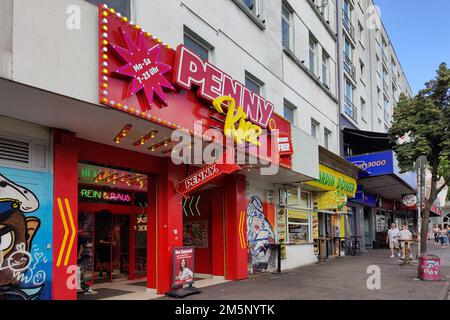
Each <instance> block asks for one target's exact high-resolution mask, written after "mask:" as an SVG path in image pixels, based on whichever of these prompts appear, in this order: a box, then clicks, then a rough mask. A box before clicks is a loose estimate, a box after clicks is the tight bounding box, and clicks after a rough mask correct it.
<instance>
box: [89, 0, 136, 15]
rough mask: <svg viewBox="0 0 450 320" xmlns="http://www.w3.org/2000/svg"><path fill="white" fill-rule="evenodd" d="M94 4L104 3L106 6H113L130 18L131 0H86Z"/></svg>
mask: <svg viewBox="0 0 450 320" xmlns="http://www.w3.org/2000/svg"><path fill="white" fill-rule="evenodd" d="M86 1H87V2H90V3H92V4H94V5H96V6H98V5H99V4H106V5H107V6H108V8H114V10H116V11H117V12H119V13H120V14H121V15H122V16H124V17H129V18H131V0H86Z"/></svg>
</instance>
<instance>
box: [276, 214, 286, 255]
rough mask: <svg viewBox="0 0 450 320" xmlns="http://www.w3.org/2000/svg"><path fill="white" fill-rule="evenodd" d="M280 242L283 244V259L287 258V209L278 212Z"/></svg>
mask: <svg viewBox="0 0 450 320" xmlns="http://www.w3.org/2000/svg"><path fill="white" fill-rule="evenodd" d="M277 231H278V242H279V243H280V244H281V259H286V210H284V209H280V210H278V214H277Z"/></svg>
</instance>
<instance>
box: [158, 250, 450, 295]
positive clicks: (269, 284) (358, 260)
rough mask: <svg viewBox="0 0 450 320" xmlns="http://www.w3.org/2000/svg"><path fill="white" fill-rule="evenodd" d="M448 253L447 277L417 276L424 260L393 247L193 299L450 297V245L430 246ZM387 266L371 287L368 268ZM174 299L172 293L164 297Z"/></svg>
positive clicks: (223, 288)
mask: <svg viewBox="0 0 450 320" xmlns="http://www.w3.org/2000/svg"><path fill="white" fill-rule="evenodd" d="M428 253H429V254H437V255H439V256H441V258H442V265H443V266H442V270H441V275H442V279H443V280H442V281H441V282H425V281H419V280H417V279H416V277H417V273H418V272H417V270H418V264H417V263H416V264H414V265H412V266H400V265H399V263H400V260H398V259H397V258H390V257H389V256H390V253H389V252H388V251H387V250H371V251H369V252H367V253H365V254H364V255H363V256H361V257H342V258H337V259H335V260H334V261H330V262H326V263H324V264H313V265H309V266H306V267H302V268H298V269H295V270H291V271H289V272H287V273H284V274H281V275H278V274H261V275H257V276H254V277H250V278H249V279H247V280H243V281H234V282H228V283H225V284H221V285H217V286H212V287H208V288H203V289H202V293H201V294H199V295H195V296H191V297H188V298H185V299H192V300H216V299H217V300H259V299H261V300H297V299H299V300H312V299H314V300H315V299H319V300H360V299H362V300H419V299H424V300H443V299H447V298H448V288H449V280H450V248H448V249H440V247H439V248H437V247H436V248H435V247H434V246H432V245H431V246H430V249H429V252H428ZM371 265H377V266H379V267H380V269H381V289H380V290H369V289H368V288H367V279H368V277H369V274H367V267H369V266H371ZM163 299H169V298H163Z"/></svg>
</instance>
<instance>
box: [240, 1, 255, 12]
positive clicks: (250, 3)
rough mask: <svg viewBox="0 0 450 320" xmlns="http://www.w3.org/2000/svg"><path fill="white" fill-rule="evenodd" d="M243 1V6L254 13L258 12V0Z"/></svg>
mask: <svg viewBox="0 0 450 320" xmlns="http://www.w3.org/2000/svg"><path fill="white" fill-rule="evenodd" d="M242 2H244V4H245V6H246V7H247V8H248V9H249V10H250V11H251V12H253V13H254V14H255V15H256V14H258V10H259V8H258V7H259V3H258V2H259V1H258V0H242Z"/></svg>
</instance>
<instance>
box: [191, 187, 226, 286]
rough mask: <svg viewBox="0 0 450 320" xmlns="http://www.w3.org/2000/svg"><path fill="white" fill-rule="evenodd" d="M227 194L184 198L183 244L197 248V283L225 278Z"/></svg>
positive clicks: (212, 191) (217, 190) (216, 192)
mask: <svg viewBox="0 0 450 320" xmlns="http://www.w3.org/2000/svg"><path fill="white" fill-rule="evenodd" d="M224 241H225V240H224V195H223V191H222V189H221V188H214V189H209V190H205V191H200V192H197V193H195V194H192V195H191V196H190V197H189V198H186V199H183V245H184V246H187V247H194V252H195V270H194V271H195V277H196V278H197V280H200V279H205V278H213V277H224V276H225V271H224V270H225V257H224V255H225V250H224V249H225V247H224Z"/></svg>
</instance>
